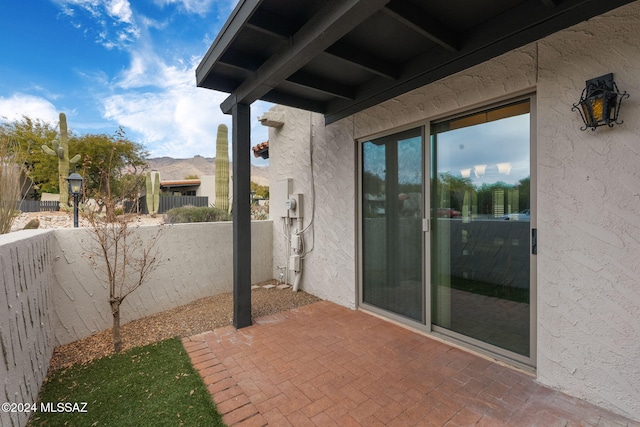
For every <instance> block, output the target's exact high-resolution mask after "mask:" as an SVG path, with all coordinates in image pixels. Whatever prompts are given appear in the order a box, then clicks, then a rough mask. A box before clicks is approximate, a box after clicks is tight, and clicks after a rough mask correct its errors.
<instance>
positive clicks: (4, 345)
mask: <svg viewBox="0 0 640 427" xmlns="http://www.w3.org/2000/svg"><path fill="white" fill-rule="evenodd" d="M53 240H54V239H53V234H52V233H51V232H48V231H37V230H33V231H23V232H21V233H10V234H4V235H0V280H1V282H2V284H3V286H2V287H1V288H0V400H2V403H10V404H25V403H35V402H37V400H38V392H39V391H40V386H41V385H42V383H43V382H44V378H45V376H46V375H47V369H48V368H49V360H51V355H52V353H53V340H52V326H51V319H52V315H51V314H52V311H53V304H52V299H51V277H52V267H53V265H52V252H53ZM3 409H5V408H4V407H3ZM8 409H9V411H6V410H2V411H0V425H3V426H13V425H16V426H18V425H25V424H26V422H27V419H28V416H29V413H28V412H26V411H24V410H22V408H17V407H15V408H11V407H9V408H8ZM11 409H14V411H11Z"/></svg>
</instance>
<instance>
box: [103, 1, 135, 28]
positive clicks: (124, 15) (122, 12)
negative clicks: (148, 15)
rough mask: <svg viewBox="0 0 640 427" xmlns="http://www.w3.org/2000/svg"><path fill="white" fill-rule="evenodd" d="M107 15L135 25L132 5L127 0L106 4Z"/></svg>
mask: <svg viewBox="0 0 640 427" xmlns="http://www.w3.org/2000/svg"><path fill="white" fill-rule="evenodd" d="M105 8H106V10H107V13H108V14H109V16H111V17H112V18H115V19H116V20H117V21H120V22H125V23H127V24H134V20H133V12H131V5H130V4H129V2H128V1H127V0H111V1H108V2H107V3H106V4H105Z"/></svg>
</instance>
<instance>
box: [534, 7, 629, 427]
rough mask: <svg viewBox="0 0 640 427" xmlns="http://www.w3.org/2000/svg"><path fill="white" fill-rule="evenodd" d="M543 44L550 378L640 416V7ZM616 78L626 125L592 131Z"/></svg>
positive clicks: (544, 321)
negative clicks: (585, 107)
mask: <svg viewBox="0 0 640 427" xmlns="http://www.w3.org/2000/svg"><path fill="white" fill-rule="evenodd" d="M538 46H539V55H540V61H539V83H538V104H539V105H538V176H539V185H538V209H539V216H538V226H539V247H538V249H539V256H538V262H539V272H538V283H539V285H538V286H539V292H538V319H539V320H538V347H539V351H538V380H539V381H541V382H543V383H545V384H548V385H551V386H553V387H557V388H560V389H562V390H566V391H568V392H569V393H571V394H574V395H576V396H578V397H583V398H586V399H588V400H590V401H592V402H595V403H597V404H601V405H604V406H607V407H610V408H612V409H614V410H617V411H619V412H625V413H628V414H630V415H632V416H633V417H634V418H635V419H638V420H640V359H639V356H640V137H638V135H640V120H638V117H640V103H639V102H638V100H639V99H640V3H639V2H635V3H633V4H631V5H629V6H626V7H623V8H620V9H617V10H615V11H613V12H611V13H608V14H607V15H605V16H603V17H598V18H594V19H592V20H590V21H589V22H586V23H583V24H580V25H577V26H575V27H573V28H571V29H569V30H566V31H563V32H562V33H559V34H556V35H554V36H551V37H548V38H546V39H545V40H543V41H541V42H540V43H539V44H538ZM609 72H613V73H614V77H615V80H616V82H617V84H618V86H619V88H620V89H621V90H623V91H624V90H626V91H628V92H629V93H630V94H631V97H630V98H629V99H628V100H627V101H625V102H624V104H623V106H622V112H621V114H620V117H621V118H622V119H623V120H624V124H622V125H620V126H616V127H614V128H613V129H604V128H599V129H598V130H597V131H596V132H591V131H587V132H581V131H579V130H578V123H579V122H578V120H577V119H576V113H574V112H571V111H570V110H569V106H570V105H571V103H573V102H576V100H577V98H578V96H579V94H580V92H581V91H582V89H583V88H584V81H585V80H587V79H590V78H593V77H598V76H601V75H603V74H607V73H609Z"/></svg>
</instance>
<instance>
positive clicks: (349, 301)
mask: <svg viewBox="0 0 640 427" xmlns="http://www.w3.org/2000/svg"><path fill="white" fill-rule="evenodd" d="M271 111H272V113H273V114H278V113H280V112H282V113H284V114H285V115H286V122H285V124H284V125H283V126H282V127H280V128H270V129H269V182H270V183H271V185H270V189H269V195H270V211H271V213H270V215H271V219H272V220H273V228H274V231H273V235H274V245H273V268H274V273H273V274H274V277H278V275H279V274H280V272H281V271H282V270H279V269H278V267H282V266H285V265H287V264H286V259H287V255H286V254H287V249H286V248H287V245H286V241H285V238H284V237H283V224H282V220H281V218H276V217H274V215H273V203H274V201H275V200H277V199H278V198H279V196H281V195H280V194H279V193H278V188H277V186H274V183H275V182H276V181H278V180H282V179H285V178H292V179H293V193H302V194H303V195H304V215H305V218H304V227H307V226H308V225H309V222H310V221H311V216H312V212H313V209H314V206H315V217H314V219H313V226H312V227H310V228H309V229H308V231H307V232H305V233H304V240H305V247H306V249H307V250H310V249H313V250H312V251H311V252H309V253H308V254H307V255H306V257H305V258H304V260H303V264H302V265H303V267H302V268H303V272H302V282H301V286H300V288H301V289H303V290H305V291H307V292H309V293H312V294H314V295H317V296H318V297H320V298H323V299H326V300H329V301H333V302H336V303H338V304H342V305H344V306H347V307H350V308H355V305H356V298H355V291H356V287H355V278H356V273H355V267H356V266H355V253H356V252H355V248H356V243H355V217H354V216H353V215H354V212H355V172H354V169H353V167H354V164H355V146H354V144H353V134H352V127H351V124H350V122H348V121H343V122H341V123H339V124H336V125H333V126H330V127H325V126H324V118H323V117H322V116H321V115H319V114H313V113H310V112H308V111H301V110H296V109H293V108H287V107H282V106H275V107H273V109H272V110H271ZM310 144H311V145H312V146H313V147H315V148H314V150H313V177H312V176H311V173H312V168H311V167H310V161H311V157H310ZM312 183H313V184H314V185H312ZM314 195H315V203H314V200H313V199H314ZM294 226H295V223H294ZM289 282H290V283H292V282H293V276H292V275H290V276H289Z"/></svg>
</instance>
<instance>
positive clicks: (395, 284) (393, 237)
mask: <svg viewBox="0 0 640 427" xmlns="http://www.w3.org/2000/svg"><path fill="white" fill-rule="evenodd" d="M362 154H363V171H362V221H363V225H362V244H363V250H362V252H363V253H362V257H363V278H362V279H363V284H362V299H363V301H364V302H365V303H367V304H371V305H374V306H376V307H379V308H382V309H384V310H388V311H391V312H393V313H396V314H399V315H402V316H405V317H408V318H411V319H414V320H417V321H423V312H424V310H423V308H424V298H423V286H422V265H423V262H422V217H423V215H422V206H423V201H422V200H423V199H422V170H423V162H422V132H421V129H413V130H410V131H406V132H402V133H400V134H395V135H392V136H389V137H384V138H379V139H376V140H373V141H369V142H365V143H364V144H363V146H362Z"/></svg>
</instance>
